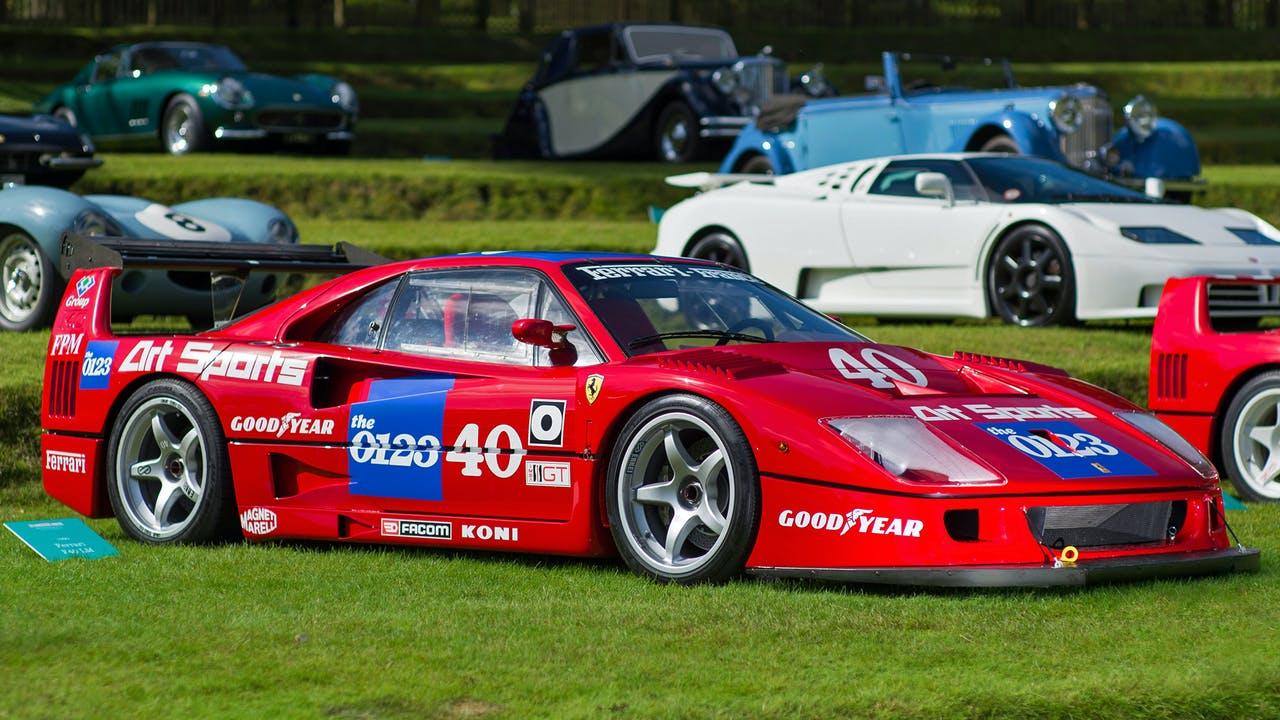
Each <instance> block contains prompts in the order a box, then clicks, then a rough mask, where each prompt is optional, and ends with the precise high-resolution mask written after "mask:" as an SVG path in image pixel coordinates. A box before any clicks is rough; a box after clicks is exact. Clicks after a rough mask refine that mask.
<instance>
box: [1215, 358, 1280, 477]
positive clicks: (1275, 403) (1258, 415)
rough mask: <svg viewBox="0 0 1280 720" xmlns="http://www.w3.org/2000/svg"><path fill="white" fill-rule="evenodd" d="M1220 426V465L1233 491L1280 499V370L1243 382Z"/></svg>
mask: <svg viewBox="0 0 1280 720" xmlns="http://www.w3.org/2000/svg"><path fill="white" fill-rule="evenodd" d="M1222 430H1223V437H1222V450H1223V452H1222V456H1223V464H1224V465H1225V467H1224V468H1223V469H1224V470H1226V473H1227V476H1228V477H1230V478H1231V481H1232V484H1234V485H1235V488H1236V492H1238V493H1239V494H1240V495H1241V496H1243V497H1244V498H1245V499H1247V500H1280V372H1277V371H1272V372H1268V373H1264V374H1262V375H1259V376H1258V377H1256V378H1253V379H1252V380H1250V381H1249V382H1247V383H1245V385H1244V386H1243V387H1241V388H1240V391H1239V392H1237V393H1236V395H1235V397H1234V398H1233V399H1232V402H1231V405H1230V406H1229V407H1228V409H1227V414H1226V417H1225V419H1224V422H1223V428H1222Z"/></svg>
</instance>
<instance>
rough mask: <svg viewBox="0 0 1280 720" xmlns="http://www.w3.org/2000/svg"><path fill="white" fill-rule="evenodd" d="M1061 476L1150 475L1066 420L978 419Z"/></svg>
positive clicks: (980, 425)
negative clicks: (1000, 420)
mask: <svg viewBox="0 0 1280 720" xmlns="http://www.w3.org/2000/svg"><path fill="white" fill-rule="evenodd" d="M977 426H978V427H980V428H982V429H983V430H986V431H987V432H988V433H990V434H991V435H992V436H994V437H996V438H999V439H1000V440H1001V441H1002V442H1004V443H1005V444H1007V445H1009V446H1010V447H1012V448H1013V449H1015V450H1017V451H1018V452H1020V453H1022V454H1023V455H1026V456H1027V457H1029V458H1031V459H1033V460H1035V461H1036V462H1038V463H1040V464H1041V465H1043V466H1044V467H1046V468H1048V469H1049V471H1050V472H1052V473H1053V474H1055V475H1057V476H1058V477H1060V478H1062V479H1064V480H1079V479H1083V478H1095V477H1104V476H1107V475H1154V474H1155V472H1154V471H1153V470H1152V469H1151V468H1149V467H1147V466H1146V465H1143V464H1142V463H1141V462H1138V460H1137V459H1135V458H1133V457H1130V456H1129V455H1128V454H1126V453H1124V452H1123V451H1121V450H1120V449H1119V448H1117V447H1115V446H1114V445H1111V444H1110V443H1107V442H1106V441H1104V440H1103V439H1102V438H1099V437H1098V436H1097V435H1094V434H1092V433H1087V432H1084V431H1082V430H1081V429H1080V428H1079V427H1077V426H1076V425H1074V424H1072V423H1069V422H1062V421H1054V422H1022V423H978V425H977Z"/></svg>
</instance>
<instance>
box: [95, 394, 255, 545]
mask: <svg viewBox="0 0 1280 720" xmlns="http://www.w3.org/2000/svg"><path fill="white" fill-rule="evenodd" d="M217 417H218V416H217V414H216V413H215V412H214V409H213V405H211V404H210V403H209V400H208V399H207V398H205V396H204V395H202V394H201V393H200V391H199V390H197V389H196V388H195V387H193V386H192V385H190V384H189V383H186V382H183V381H181V380H175V379H172V378H161V379H158V380H153V381H151V382H149V383H147V384H146V385H143V386H142V387H141V388H140V389H139V390H138V391H137V392H135V393H134V394H133V395H131V396H130V397H129V399H128V401H126V402H125V404H124V407H122V408H121V409H120V414H119V415H118V416H117V418H116V422H115V425H114V427H112V429H111V436H110V438H109V440H108V442H107V447H108V454H107V495H108V497H109V498H110V500H111V510H112V512H114V513H115V516H116V520H117V521H118V522H119V523H120V527H121V529H123V530H124V532H125V534H126V535H128V536H129V537H132V538H134V539H135V540H140V541H142V542H145V543H152V544H167V543H205V542H212V541H216V540H222V539H227V538H230V537H233V536H234V535H235V530H236V514H235V508H236V504H235V494H234V491H233V488H232V486H231V464H230V460H229V459H228V458H227V449H226V438H225V437H224V436H223V434H222V427H221V425H219V423H218V420H217Z"/></svg>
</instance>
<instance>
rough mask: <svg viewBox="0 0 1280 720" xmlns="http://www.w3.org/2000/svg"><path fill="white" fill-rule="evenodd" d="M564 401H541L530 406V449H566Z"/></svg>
mask: <svg viewBox="0 0 1280 720" xmlns="http://www.w3.org/2000/svg"><path fill="white" fill-rule="evenodd" d="M565 405H566V402H565V401H564V400H539V399H537V398H534V400H533V402H532V403H530V405H529V437H528V440H529V445H530V447H534V446H536V447H564V409H565Z"/></svg>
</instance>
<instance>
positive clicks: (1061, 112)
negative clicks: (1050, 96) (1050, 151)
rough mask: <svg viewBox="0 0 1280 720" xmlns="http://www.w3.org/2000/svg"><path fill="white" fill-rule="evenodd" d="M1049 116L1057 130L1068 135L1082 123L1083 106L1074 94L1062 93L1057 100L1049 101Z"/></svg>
mask: <svg viewBox="0 0 1280 720" xmlns="http://www.w3.org/2000/svg"><path fill="white" fill-rule="evenodd" d="M1049 117H1050V118H1051V119H1052V120H1053V126H1054V127H1056V128H1058V132H1060V133H1062V134H1064V135H1070V134H1071V133H1073V132H1075V131H1077V130H1079V129H1080V126H1081V125H1083V124H1084V106H1083V105H1081V104H1080V98H1078V97H1076V96H1075V95H1063V96H1062V97H1060V98H1058V99H1057V100H1050V101H1049Z"/></svg>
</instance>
